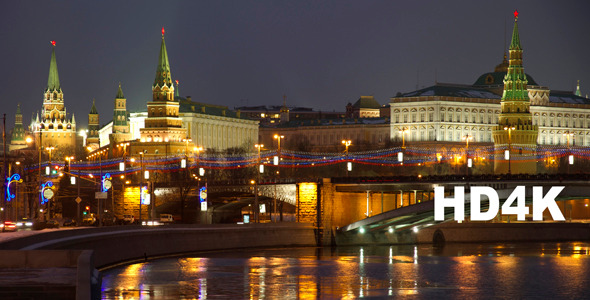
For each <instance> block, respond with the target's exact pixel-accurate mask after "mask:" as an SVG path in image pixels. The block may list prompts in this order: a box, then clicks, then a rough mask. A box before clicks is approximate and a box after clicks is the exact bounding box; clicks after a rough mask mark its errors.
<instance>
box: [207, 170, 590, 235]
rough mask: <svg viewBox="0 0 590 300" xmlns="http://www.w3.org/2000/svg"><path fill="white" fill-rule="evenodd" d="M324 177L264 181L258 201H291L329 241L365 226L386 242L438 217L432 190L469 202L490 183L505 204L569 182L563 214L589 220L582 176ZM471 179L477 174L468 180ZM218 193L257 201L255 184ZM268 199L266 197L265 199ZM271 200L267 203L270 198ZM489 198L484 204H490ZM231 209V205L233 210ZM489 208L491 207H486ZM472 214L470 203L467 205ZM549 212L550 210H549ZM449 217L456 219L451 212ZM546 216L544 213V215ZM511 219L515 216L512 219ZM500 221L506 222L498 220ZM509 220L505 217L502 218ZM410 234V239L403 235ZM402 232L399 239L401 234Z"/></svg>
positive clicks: (588, 194)
mask: <svg viewBox="0 0 590 300" xmlns="http://www.w3.org/2000/svg"><path fill="white" fill-rule="evenodd" d="M447 179H449V180H441V178H435V179H427V178H410V177H402V179H400V178H324V179H322V180H316V181H306V182H295V183H291V184H281V185H277V186H276V187H275V186H274V185H272V184H265V185H260V186H259V187H260V188H259V203H265V202H264V201H269V200H270V201H272V199H273V197H277V198H280V199H284V200H285V203H291V204H293V207H294V209H295V212H294V217H295V221H296V222H305V223H312V224H314V226H316V227H317V228H318V229H319V230H318V241H321V242H322V243H323V244H330V243H332V242H333V241H334V238H335V236H336V235H337V234H340V233H346V234H349V233H355V232H358V229H360V227H365V228H364V230H365V231H366V232H367V233H376V232H379V233H384V234H389V235H392V234H391V233H390V232H389V231H390V228H391V229H392V230H393V231H394V232H395V234H393V236H395V238H388V239H386V242H387V243H397V242H413V241H414V240H413V239H414V238H415V237H413V236H412V235H411V233H412V232H413V231H414V228H417V229H420V230H421V229H422V228H426V227H428V226H429V225H430V224H433V225H435V224H437V223H439V222H435V221H434V207H433V201H432V200H433V199H434V188H435V187H437V186H442V187H445V194H446V197H449V196H451V195H452V193H453V192H454V187H455V186H462V187H466V198H467V199H466V200H467V201H468V200H469V192H468V190H469V187H470V186H488V187H492V188H494V189H495V190H496V191H498V193H499V197H500V200H501V203H500V204H502V203H503V202H504V201H505V200H506V199H507V197H508V196H509V194H510V193H511V192H512V191H513V190H514V188H515V187H516V186H520V185H523V186H526V187H527V191H526V193H527V195H528V196H529V197H528V198H529V200H530V195H532V194H531V188H532V186H543V187H544V193H546V192H547V191H548V190H549V188H550V187H552V186H566V188H565V189H564V191H562V192H561V194H560V195H559V197H558V199H557V200H558V201H557V202H558V206H559V207H560V209H561V211H562V212H564V216H565V217H566V218H567V219H568V220H571V219H574V220H590V207H588V205H589V204H590V202H589V200H588V199H589V198H590V187H588V185H587V183H588V181H587V180H585V179H584V178H581V179H579V180H575V179H570V178H568V180H559V179H550V178H543V179H539V178H528V177H527V178H510V179H507V178H501V177H498V178H496V177H490V178H480V179H478V180H469V181H466V180H465V178H462V177H457V178H447ZM469 179H473V178H469ZM210 191H211V192H213V193H215V192H217V193H228V192H231V191H233V192H236V193H237V192H241V193H243V195H249V196H247V197H246V196H244V197H245V198H244V199H246V198H248V199H247V200H240V201H241V202H240V203H241V204H237V203H236V204H230V203H229V202H228V203H225V204H224V205H226V207H225V208H231V209H234V208H237V207H239V206H240V205H242V207H243V205H248V204H252V203H253V199H252V195H253V191H254V186H252V185H241V186H240V185H236V186H229V185H226V186H219V187H210ZM265 197H268V198H265ZM267 203H268V202H267ZM486 205H487V204H486V201H485V197H484V199H482V207H483V208H486ZM232 207H233V208H232ZM486 209H487V208H486ZM465 211H466V213H467V214H469V205H467V207H466V210H465ZM546 215H547V212H546ZM446 218H447V219H450V218H452V211H450V210H448V214H447V216H446ZM547 218H548V216H547V217H546V219H547ZM529 219H530V216H529ZM512 220H513V221H514V220H515V218H513V219H512ZM496 221H497V222H500V221H502V220H500V219H497V220H496ZM503 221H507V219H503ZM407 233H410V234H409V235H408V236H407V239H406V238H404V237H403V235H404V234H407ZM400 236H401V237H400Z"/></svg>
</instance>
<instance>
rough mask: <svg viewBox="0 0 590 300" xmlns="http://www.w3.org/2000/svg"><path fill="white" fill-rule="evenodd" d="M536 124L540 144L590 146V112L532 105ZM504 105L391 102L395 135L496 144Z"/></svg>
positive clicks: (392, 126)
mask: <svg viewBox="0 0 590 300" xmlns="http://www.w3.org/2000/svg"><path fill="white" fill-rule="evenodd" d="M530 110H531V113H532V114H533V125H538V126H539V137H538V140H537V143H538V144H540V145H567V143H568V135H569V133H573V135H569V144H570V145H577V146H590V109H588V108H579V107H555V106H540V105H532V106H531V107H530ZM499 114H500V104H495V103H473V102H459V101H440V100H438V101H436V100H433V101H415V102H401V103H393V102H392V103H391V136H392V137H396V136H397V137H399V138H400V139H401V133H400V131H401V130H402V129H409V132H408V133H406V136H405V140H406V141H435V139H436V141H442V142H461V141H462V137H463V136H465V135H467V134H468V135H471V136H472V137H473V138H474V141H475V142H489V143H493V139H492V130H493V127H494V126H495V125H496V123H497V121H498V115H499Z"/></svg>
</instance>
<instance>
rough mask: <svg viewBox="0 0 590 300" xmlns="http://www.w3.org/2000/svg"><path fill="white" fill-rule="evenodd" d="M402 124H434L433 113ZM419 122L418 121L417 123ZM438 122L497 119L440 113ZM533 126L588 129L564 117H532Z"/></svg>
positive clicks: (408, 118) (582, 122)
mask: <svg viewBox="0 0 590 300" xmlns="http://www.w3.org/2000/svg"><path fill="white" fill-rule="evenodd" d="M401 119H402V120H403V123H417V122H421V123H423V122H434V113H433V112H429V113H428V121H427V119H426V113H420V114H419V119H418V115H417V114H416V113H412V114H402V118H401ZM393 120H394V122H395V123H400V115H399V114H396V115H395V116H394V119H393ZM418 120H419V121H418ZM439 120H440V122H457V123H479V124H496V122H497V120H498V117H497V115H495V114H494V115H493V116H492V115H487V116H484V115H480V114H469V115H464V114H461V113H451V112H446V113H445V112H441V113H440V119H439ZM533 125H539V126H549V127H570V126H571V127H573V128H588V127H589V125H590V121H589V120H588V119H584V118H574V119H571V118H569V117H568V118H564V117H543V118H540V117H539V116H535V117H533Z"/></svg>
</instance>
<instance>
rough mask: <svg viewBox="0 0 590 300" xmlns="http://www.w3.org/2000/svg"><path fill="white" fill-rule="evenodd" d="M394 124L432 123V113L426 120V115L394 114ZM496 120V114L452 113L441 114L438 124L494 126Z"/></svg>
mask: <svg viewBox="0 0 590 300" xmlns="http://www.w3.org/2000/svg"><path fill="white" fill-rule="evenodd" d="M393 120H394V121H395V123H400V120H402V121H403V123H417V122H427V120H428V122H434V112H429V113H428V119H427V118H426V113H425V112H423V113H419V114H418V113H412V114H401V117H400V114H395V115H394V117H393ZM497 120H498V117H497V115H496V114H493V115H492V114H486V115H484V114H479V113H471V114H462V113H460V112H457V113H452V112H441V113H440V118H439V120H437V121H439V122H457V123H480V124H495V122H496V121H497Z"/></svg>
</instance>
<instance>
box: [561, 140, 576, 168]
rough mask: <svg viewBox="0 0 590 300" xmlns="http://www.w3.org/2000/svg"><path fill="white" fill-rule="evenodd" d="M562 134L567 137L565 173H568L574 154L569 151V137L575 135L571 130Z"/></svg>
mask: <svg viewBox="0 0 590 300" xmlns="http://www.w3.org/2000/svg"><path fill="white" fill-rule="evenodd" d="M563 135H564V136H565V137H566V138H567V154H568V156H567V158H568V163H567V173H568V174H569V172H570V165H573V164H574V156H573V155H572V153H571V152H570V138H575V136H574V133H573V132H569V131H566V132H565V133H564V134H563Z"/></svg>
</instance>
